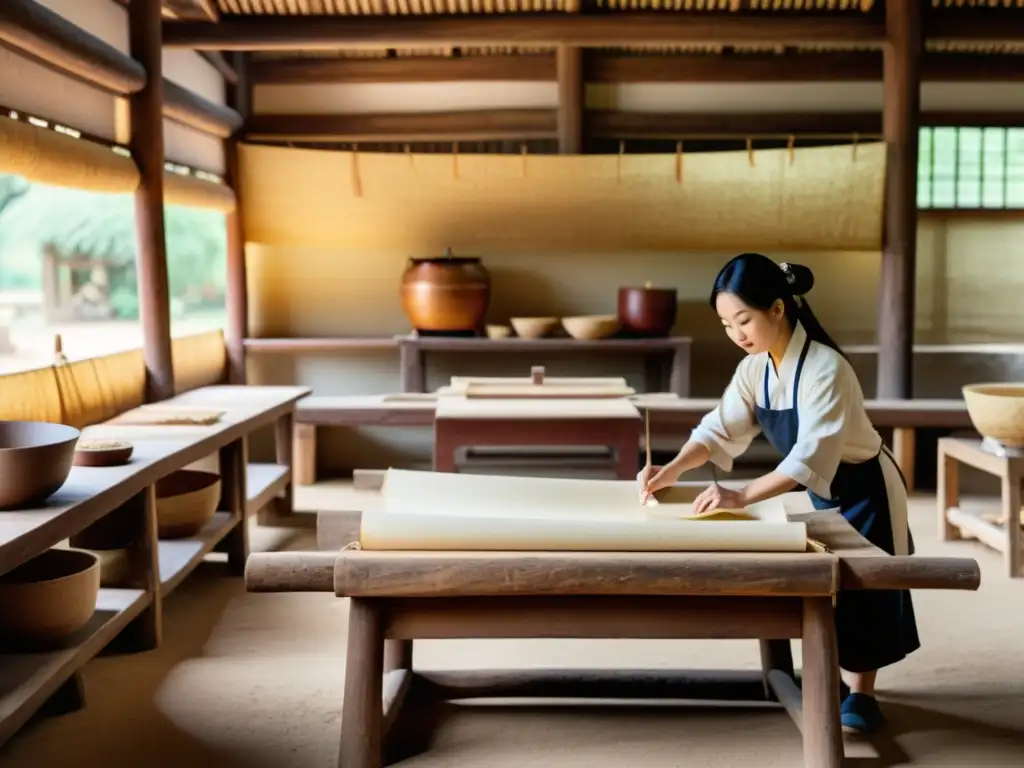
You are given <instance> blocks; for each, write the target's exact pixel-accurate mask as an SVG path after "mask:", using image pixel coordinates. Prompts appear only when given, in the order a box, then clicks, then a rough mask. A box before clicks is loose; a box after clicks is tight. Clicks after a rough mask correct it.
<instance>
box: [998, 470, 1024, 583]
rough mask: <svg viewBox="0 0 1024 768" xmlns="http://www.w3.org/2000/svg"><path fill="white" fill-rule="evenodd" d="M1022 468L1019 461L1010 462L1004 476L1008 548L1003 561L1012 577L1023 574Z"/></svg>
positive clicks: (1003, 496)
mask: <svg viewBox="0 0 1024 768" xmlns="http://www.w3.org/2000/svg"><path fill="white" fill-rule="evenodd" d="M1020 483H1021V470H1020V469H1019V468H1018V464H1017V462H1009V466H1008V467H1007V468H1006V475H1005V476H1004V477H1003V481H1002V484H1003V493H1002V501H1003V509H1002V515H1001V517H1002V519H1003V531H1005V533H1006V549H1005V551H1004V552H1003V561H1004V562H1005V563H1006V573H1007V575H1008V576H1009V577H1010V578H1011V579H1016V578H1019V577H1020V576H1021V572H1020V567H1021V563H1022V558H1021V542H1020V540H1021V535H1020V503H1021V492H1020Z"/></svg>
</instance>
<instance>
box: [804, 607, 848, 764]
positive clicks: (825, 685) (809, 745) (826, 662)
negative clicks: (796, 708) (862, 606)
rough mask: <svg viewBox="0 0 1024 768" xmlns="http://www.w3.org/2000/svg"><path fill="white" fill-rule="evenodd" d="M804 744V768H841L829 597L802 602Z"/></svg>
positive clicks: (835, 652) (836, 663) (835, 654)
mask: <svg viewBox="0 0 1024 768" xmlns="http://www.w3.org/2000/svg"><path fill="white" fill-rule="evenodd" d="M803 602H804V620H803V661H804V663H803V682H802V685H801V687H802V689H803V741H804V765H805V766H807V768H841V766H842V764H843V734H842V728H841V726H840V723H839V704H840V702H839V652H838V648H837V646H836V625H835V614H834V610H833V607H832V598H831V597H807V598H804V601H803Z"/></svg>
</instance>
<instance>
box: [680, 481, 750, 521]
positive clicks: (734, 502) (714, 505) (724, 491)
mask: <svg viewBox="0 0 1024 768" xmlns="http://www.w3.org/2000/svg"><path fill="white" fill-rule="evenodd" d="M746 505H747V504H746V500H745V499H744V497H743V492H742V491H734V490H732V489H731V488H723V487H722V486H721V485H719V484H718V483H713V484H712V485H709V486H708V487H707V488H705V489H704V490H703V491H701V494H700V495H699V496H698V497H697V498H696V499H694V500H693V511H694V512H696V513H697V514H698V515H699V514H702V513H704V512H711V511H712V510H715V509H743V508H744V507H745V506H746Z"/></svg>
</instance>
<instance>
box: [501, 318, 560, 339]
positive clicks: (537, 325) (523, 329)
mask: <svg viewBox="0 0 1024 768" xmlns="http://www.w3.org/2000/svg"><path fill="white" fill-rule="evenodd" d="M509 322H510V323H512V327H513V328H515V329H516V334H517V335H518V336H519V337H520V338H523V339H539V338H542V337H544V336H547V335H548V334H550V333H551V332H552V331H554V330H555V328H557V327H558V318H557V317H513V318H510V320H509Z"/></svg>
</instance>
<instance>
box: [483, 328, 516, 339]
mask: <svg viewBox="0 0 1024 768" xmlns="http://www.w3.org/2000/svg"><path fill="white" fill-rule="evenodd" d="M486 330H487V338H488V339H507V338H508V337H509V336H510V335H511V334H512V329H511V328H509V327H508V326H507V325H488V326H487V329H486Z"/></svg>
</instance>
